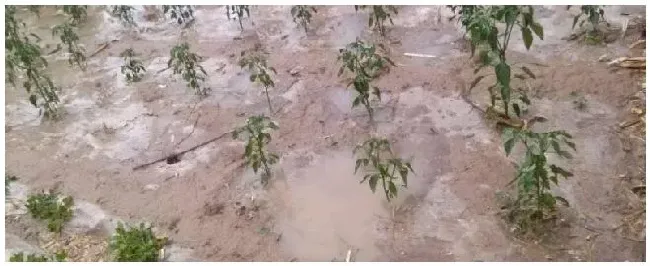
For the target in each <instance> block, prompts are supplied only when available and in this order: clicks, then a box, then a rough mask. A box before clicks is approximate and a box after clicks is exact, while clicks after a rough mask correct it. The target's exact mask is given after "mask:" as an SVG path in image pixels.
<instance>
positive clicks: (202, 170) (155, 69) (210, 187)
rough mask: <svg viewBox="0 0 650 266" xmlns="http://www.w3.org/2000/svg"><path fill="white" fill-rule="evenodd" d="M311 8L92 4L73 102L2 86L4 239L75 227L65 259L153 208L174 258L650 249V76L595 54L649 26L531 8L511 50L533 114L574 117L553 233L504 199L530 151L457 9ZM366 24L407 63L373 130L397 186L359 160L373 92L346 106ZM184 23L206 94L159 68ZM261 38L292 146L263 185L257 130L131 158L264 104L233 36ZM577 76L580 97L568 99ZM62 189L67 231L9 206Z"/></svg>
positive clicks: (250, 40) (44, 241) (285, 140)
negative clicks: (589, 40) (499, 118)
mask: <svg viewBox="0 0 650 266" xmlns="http://www.w3.org/2000/svg"><path fill="white" fill-rule="evenodd" d="M317 8H318V13H317V14H315V16H314V17H313V19H312V23H311V24H310V26H309V27H310V30H309V31H308V32H307V33H305V32H304V30H303V29H302V28H300V27H297V26H296V24H295V23H294V22H293V21H292V18H291V15H290V11H289V10H290V7H289V6H261V7H254V8H252V9H251V18H249V19H244V20H243V26H244V30H243V32H242V31H240V29H239V23H237V21H228V19H227V17H226V16H225V11H224V7H223V6H202V7H197V8H196V10H195V14H194V15H195V17H196V20H195V21H194V23H193V24H192V25H191V26H189V27H187V28H183V27H180V26H178V25H177V24H176V23H175V22H173V21H171V20H168V19H163V18H158V19H156V18H155V16H151V15H150V13H151V12H152V10H150V9H148V8H147V9H145V8H142V7H138V8H137V9H136V13H135V15H134V19H135V21H136V23H137V24H138V28H137V29H127V28H125V27H124V26H122V25H121V24H120V23H119V21H117V20H115V18H112V17H110V16H109V15H108V14H107V13H106V12H105V11H104V10H103V9H102V8H99V7H90V8H89V11H88V12H89V13H88V14H89V21H88V22H87V23H86V24H84V25H83V26H82V27H81V29H80V36H81V41H82V43H83V44H84V45H85V47H86V49H87V50H88V52H89V53H91V52H93V51H95V50H97V49H98V48H99V47H101V46H102V45H104V44H106V43H108V46H107V48H106V49H105V50H102V51H101V52H99V53H97V54H96V55H94V56H92V57H89V58H88V69H87V70H86V71H85V72H81V71H79V70H77V69H75V68H71V67H69V66H68V64H67V58H66V57H65V56H63V55H61V54H53V55H51V56H48V57H47V59H48V61H49V62H50V68H49V69H50V70H51V75H52V77H53V79H54V82H55V83H57V84H60V86H61V87H62V92H61V99H62V106H63V107H64V108H63V109H64V110H65V115H64V116H63V118H62V120H60V121H54V122H53V121H47V120H41V119H40V117H39V112H38V109H36V108H33V107H32V106H31V105H30V104H29V102H28V101H27V96H26V93H25V91H24V89H23V88H12V87H11V86H10V85H8V84H6V91H5V105H6V106H5V117H6V120H5V145H6V151H5V155H6V171H8V172H11V173H13V174H15V175H17V176H18V178H19V180H18V182H17V183H13V185H12V186H11V197H10V199H9V202H8V203H6V204H5V205H6V211H5V226H6V237H5V241H6V254H8V253H9V252H15V251H19V250H36V251H38V250H54V247H53V246H56V245H63V244H67V245H68V248H67V249H68V250H71V251H70V252H69V253H71V254H72V255H70V258H71V260H79V261H82V260H105V259H106V258H105V255H104V254H105V250H106V243H105V241H103V240H104V239H106V236H107V235H108V234H110V232H112V230H113V229H114V226H115V224H116V222H117V221H129V222H138V221H144V222H149V223H151V224H153V226H155V228H156V230H157V231H158V232H160V234H164V235H167V236H169V239H170V240H171V241H172V244H171V246H169V247H168V248H167V249H166V254H168V256H169V257H168V258H167V260H170V261H332V260H336V261H342V260H345V257H346V254H347V252H348V250H351V254H352V259H353V260H355V261H473V260H480V261H641V260H645V222H643V223H642V224H638V223H634V224H632V223H630V222H629V221H630V216H631V215H634V214H635V213H638V210H639V206H644V205H645V196H643V197H642V198H641V197H639V196H637V195H636V194H634V193H633V192H631V189H630V188H631V187H635V186H639V185H645V134H641V133H638V132H634V131H633V130H632V129H631V128H627V129H626V130H620V129H619V124H620V123H621V122H623V121H626V120H628V119H629V118H630V107H631V104H632V103H630V101H631V99H633V98H635V97H636V98H637V99H640V98H642V100H643V101H645V93H644V90H643V91H642V89H641V85H640V83H641V82H642V80H643V75H644V74H641V73H638V72H634V71H632V70H628V69H614V68H611V67H608V66H607V63H606V62H599V58H601V57H602V56H603V55H607V57H609V58H617V57H619V56H630V55H632V56H640V54H641V55H642V53H643V51H642V49H637V50H630V49H629V48H628V45H629V44H631V43H632V42H634V41H636V40H638V39H639V38H641V37H640V32H638V31H637V32H635V31H633V30H629V31H628V32H627V33H626V35H625V36H624V37H623V38H619V39H617V40H616V41H614V42H611V43H608V44H603V45H587V44H585V43H582V42H579V41H567V40H565V37H567V36H568V35H570V34H571V33H572V29H571V23H572V20H573V15H574V14H576V11H577V10H571V11H567V10H565V8H564V6H555V7H550V6H546V7H543V6H538V7H536V8H537V9H538V10H537V12H536V16H537V19H538V20H539V21H540V23H541V24H542V25H543V27H544V33H545V36H544V37H545V38H544V40H543V41H540V40H536V41H535V42H534V44H533V46H532V47H531V49H530V51H526V49H525V47H524V45H523V42H522V41H521V38H520V37H519V36H515V37H513V45H512V48H511V49H510V51H509V57H510V58H509V61H510V62H513V63H526V64H529V65H530V68H531V70H533V71H534V72H535V73H536V75H537V79H534V80H533V79H530V80H527V82H529V83H528V84H527V85H528V86H530V88H532V91H533V92H534V93H533V95H532V105H531V107H530V108H531V109H530V112H531V113H534V114H538V115H542V116H544V117H546V118H548V122H546V123H543V124H539V125H538V127H539V129H540V130H554V129H564V130H567V131H568V132H569V133H571V134H572V135H573V136H574V138H575V143H576V146H577V150H578V152H577V153H576V154H575V156H574V158H573V159H572V160H570V161H569V162H568V163H566V164H567V165H566V167H567V168H568V169H570V170H571V171H573V173H574V174H575V176H574V177H571V178H570V179H568V180H566V181H562V182H560V185H559V187H557V188H555V189H554V193H556V194H558V195H560V196H562V197H564V198H566V199H567V200H568V201H569V203H570V207H569V208H565V209H563V210H562V212H561V214H560V215H561V218H562V219H561V220H560V221H561V222H560V223H559V224H558V225H557V228H556V229H555V230H554V231H553V232H552V233H549V234H548V235H546V236H544V237H543V238H541V239H540V240H538V241H524V240H522V239H518V238H517V237H515V236H513V235H512V234H511V233H510V232H509V230H508V226H507V225H505V224H504V223H503V221H502V220H501V219H500V218H499V217H498V216H497V215H496V213H497V212H498V210H499V204H498V203H497V201H498V200H497V196H496V195H497V194H498V192H499V191H501V190H507V187H506V184H507V183H508V182H509V181H510V180H512V178H513V177H514V174H515V171H516V170H515V167H514V166H513V163H514V160H515V159H514V158H517V157H516V156H513V155H511V156H509V157H506V155H505V152H504V151H503V147H502V142H501V137H500V135H499V133H498V132H497V130H496V129H495V128H494V125H493V123H491V122H490V121H486V120H485V119H483V117H482V115H481V114H480V113H479V112H477V111H476V110H474V109H473V108H472V107H471V105H469V104H468V103H467V102H465V101H464V100H463V99H462V98H461V97H460V93H461V92H462V91H463V90H464V89H465V88H467V87H468V86H469V83H470V82H471V81H472V80H473V79H474V77H475V75H474V67H475V62H474V61H473V60H472V59H470V52H469V50H468V45H467V44H466V41H465V40H464V39H463V31H462V29H461V28H460V24H458V23H455V22H449V21H448V18H449V17H450V16H451V15H452V14H451V13H450V11H449V10H448V9H446V8H442V7H439V6H426V7H422V6H408V7H400V9H399V11H400V12H399V15H397V16H395V17H394V19H393V21H394V25H390V26H388V27H387V28H388V32H387V39H382V38H381V37H380V36H379V35H378V34H377V33H374V32H373V31H371V29H370V28H368V22H367V20H368V15H367V13H366V12H355V10H354V8H353V7H352V6H342V7H339V6H336V7H335V6H319V7H317ZM605 12H606V14H607V19H608V21H609V22H610V23H612V24H613V25H621V24H624V23H625V21H628V20H630V19H632V18H633V17H636V16H641V17H642V18H643V19H645V6H643V7H632V6H628V7H619V6H611V7H607V8H606V10H605ZM622 13H625V14H627V15H621V14H622ZM20 16H21V18H22V19H23V20H25V22H27V25H28V26H29V28H30V30H32V31H33V32H35V33H37V34H39V36H41V37H42V38H43V41H42V46H45V45H47V44H49V45H50V46H52V47H53V46H55V45H56V43H57V40H54V39H52V37H51V33H50V27H51V25H53V24H55V23H60V22H61V21H63V19H64V17H63V16H62V15H60V14H57V13H56V10H54V9H53V8H48V9H44V10H42V11H41V15H40V18H37V17H36V16H35V15H31V14H30V13H28V12H27V11H21V12H20ZM357 37H361V38H364V39H367V40H375V41H376V42H383V43H384V44H385V45H386V46H387V48H388V50H389V56H390V57H391V58H392V60H393V61H395V63H396V64H397V67H394V68H392V69H391V71H390V73H388V74H386V75H383V76H382V77H381V78H379V80H378V81H377V82H376V84H375V85H377V86H378V87H379V88H381V90H382V92H383V95H382V102H381V104H379V105H378V109H377V111H376V121H377V126H376V132H377V134H379V135H382V136H386V137H388V138H389V139H390V140H391V141H392V145H393V147H394V149H395V150H396V152H397V153H398V154H399V155H400V156H401V157H402V158H409V159H412V163H413V168H414V170H415V174H414V175H413V176H411V177H410V180H409V187H408V189H404V190H401V191H400V193H399V197H398V198H397V200H395V201H393V202H391V203H390V204H389V203H388V202H386V200H385V198H384V197H383V195H382V194H381V193H379V192H378V193H376V194H373V193H371V191H370V190H369V189H368V186H367V184H359V181H360V180H361V177H362V175H361V174H360V173H359V174H357V175H355V174H354V159H355V157H354V156H353V154H352V149H353V147H354V145H356V144H357V143H359V142H361V141H363V140H364V139H365V138H366V137H368V136H369V135H370V134H371V132H373V129H372V127H371V126H370V125H369V123H368V119H367V114H366V113H365V110H363V108H354V109H352V108H351V103H352V99H353V97H354V95H353V94H352V90H351V89H347V88H346V82H345V81H344V80H343V78H341V77H338V76H337V72H338V70H339V66H340V63H338V62H337V61H336V58H337V55H338V49H340V48H343V46H345V45H346V44H348V43H350V42H353V41H354V40H355V38H357ZM183 41H187V42H188V43H189V44H190V47H191V49H192V50H193V51H196V52H197V53H198V54H199V55H201V56H204V58H205V60H204V61H203V62H202V63H201V64H202V66H203V67H204V68H205V69H206V71H207V73H208V75H209V77H208V79H207V80H206V82H207V84H208V86H209V87H210V88H211V92H210V93H209V96H207V97H206V98H203V99H201V98H199V97H198V96H196V95H194V94H193V92H192V91H191V90H190V89H188V88H187V87H186V85H185V83H184V81H183V80H182V79H180V77H179V76H175V75H173V74H172V71H171V70H166V71H162V72H160V71H161V70H164V69H165V68H166V67H167V60H168V59H169V50H170V49H171V47H173V46H174V45H176V44H178V43H180V42H183ZM255 46H258V47H262V48H263V49H264V50H266V51H268V52H269V53H270V55H269V64H270V65H272V66H273V67H275V69H277V71H278V73H277V75H276V76H275V79H276V82H275V83H276V86H275V88H273V89H272V90H270V91H269V93H270V98H271V102H272V104H273V106H274V109H275V111H276V113H275V114H273V115H272V118H273V119H274V120H276V121H278V123H279V125H280V129H279V130H278V131H276V132H275V133H273V141H272V142H271V144H270V150H272V151H274V152H276V153H277V154H279V155H280V157H281V160H280V162H279V163H278V164H277V165H275V166H274V167H273V171H274V174H273V177H272V179H271V181H270V184H269V185H268V186H266V187H263V186H262V185H261V184H260V181H259V175H256V174H254V173H253V171H252V170H251V169H249V168H246V167H243V161H242V155H243V149H244V148H243V147H244V143H243V142H242V141H238V140H233V139H231V138H230V137H225V138H222V139H220V140H217V141H215V142H212V143H210V144H208V145H205V146H202V147H200V148H198V149H196V150H194V151H191V152H188V153H185V154H183V155H182V156H181V157H180V158H179V159H180V161H179V162H177V163H174V164H167V163H166V162H165V161H162V162H160V163H156V164H153V165H150V166H148V167H144V168H138V169H136V170H134V167H136V166H138V165H141V164H144V163H147V162H151V161H154V160H156V159H159V158H164V157H166V156H169V155H171V154H173V153H175V152H178V151H182V150H186V149H188V148H190V147H192V146H195V145H197V144H199V143H202V142H204V141H206V140H209V139H211V138H213V137H216V136H219V135H221V134H223V133H225V132H229V131H231V130H232V129H233V128H234V127H236V126H240V125H242V123H244V121H245V119H246V117H248V116H250V115H255V114H268V107H267V105H266V104H267V103H266V97H265V96H264V94H263V91H264V90H263V89H262V88H261V87H259V86H257V85H254V84H252V83H250V82H249V79H248V73H247V72H246V71H244V70H242V69H241V68H240V67H239V66H238V65H237V60H238V55H239V54H240V52H241V51H242V50H247V49H251V48H253V47H255ZM127 48H133V49H134V50H135V51H136V52H137V53H138V54H139V55H140V57H141V58H142V59H143V61H144V63H145V67H146V69H147V74H146V75H145V76H144V78H143V80H142V81H141V82H138V83H134V84H128V83H126V82H125V80H124V77H123V75H122V74H121V73H120V66H121V65H122V62H123V59H122V58H121V57H119V54H120V52H122V51H123V50H124V49H127ZM404 53H418V54H428V55H433V56H435V57H427V58H423V57H412V56H406V55H404ZM484 71H489V70H487V69H485V70H484ZM488 83H489V82H485V83H484V84H488ZM477 88H478V89H474V90H473V92H474V93H473V95H472V98H473V99H474V101H476V102H479V103H481V104H483V105H484V104H487V103H488V98H487V94H486V93H485V88H486V85H483V86H479V87H477ZM481 88H482V89H481ZM574 92H575V93H574ZM576 93H577V95H582V96H583V97H584V99H585V100H586V103H587V105H586V106H587V107H586V108H584V109H580V108H576V107H575V104H574V100H575V96H574V95H576ZM635 134H636V135H635ZM517 152H521V151H515V154H516V153H517ZM50 188H58V189H59V190H60V191H61V192H62V193H64V194H67V195H71V196H73V197H74V199H75V201H76V209H75V217H74V219H73V220H72V221H71V222H70V223H69V224H68V225H67V227H66V229H65V232H66V233H65V234H64V236H63V237H62V238H61V239H53V238H52V237H51V236H48V235H47V234H44V233H43V232H44V231H45V230H44V228H43V227H44V226H43V225H42V224H40V223H38V222H35V221H33V220H32V219H31V218H29V217H28V215H26V214H25V213H26V211H25V210H24V208H21V207H16V206H20V205H21V204H23V203H24V200H25V198H26V195H27V193H28V192H30V191H32V192H33V191H39V190H42V189H50ZM640 204H641V205H640ZM642 209H643V214H644V215H645V211H644V210H645V209H644V207H642ZM637 216H638V215H637ZM633 225H634V226H633ZM61 243H63V244H61ZM59 248H60V247H59Z"/></svg>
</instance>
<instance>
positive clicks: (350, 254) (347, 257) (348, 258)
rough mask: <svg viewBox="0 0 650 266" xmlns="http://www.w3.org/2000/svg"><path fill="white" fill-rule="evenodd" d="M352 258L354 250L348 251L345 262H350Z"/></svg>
mask: <svg viewBox="0 0 650 266" xmlns="http://www.w3.org/2000/svg"><path fill="white" fill-rule="evenodd" d="M350 256H352V250H351V249H348V255H347V256H345V262H350Z"/></svg>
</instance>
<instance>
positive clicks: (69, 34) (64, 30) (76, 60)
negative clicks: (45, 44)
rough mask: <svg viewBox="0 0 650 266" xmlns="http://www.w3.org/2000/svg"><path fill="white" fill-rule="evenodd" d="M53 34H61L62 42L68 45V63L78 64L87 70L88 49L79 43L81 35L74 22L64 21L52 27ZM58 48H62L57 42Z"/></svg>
mask: <svg viewBox="0 0 650 266" xmlns="http://www.w3.org/2000/svg"><path fill="white" fill-rule="evenodd" d="M52 36H59V38H60V39H61V43H63V44H64V45H66V46H67V48H68V49H67V50H68V53H69V54H70V55H69V57H68V63H69V64H70V65H71V66H73V65H77V66H78V67H79V68H81V70H86V56H85V55H84V53H85V52H86V50H85V49H84V48H83V47H82V46H80V45H79V35H77V33H76V32H75V29H74V24H71V23H67V22H65V23H63V24H60V25H57V26H55V27H54V28H53V29H52ZM57 47H58V48H57V50H60V49H61V44H57Z"/></svg>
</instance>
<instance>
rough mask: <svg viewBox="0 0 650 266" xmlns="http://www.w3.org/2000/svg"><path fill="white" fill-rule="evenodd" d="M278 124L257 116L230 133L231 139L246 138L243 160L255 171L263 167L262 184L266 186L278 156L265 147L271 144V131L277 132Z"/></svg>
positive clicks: (267, 118)
mask: <svg viewBox="0 0 650 266" xmlns="http://www.w3.org/2000/svg"><path fill="white" fill-rule="evenodd" d="M277 129H278V124H277V123H276V122H274V121H272V120H271V119H270V118H269V117H267V116H263V115H258V116H251V117H249V118H248V119H246V125H244V126H242V127H238V128H236V129H235V130H233V132H232V137H233V139H237V138H238V137H239V136H242V135H244V137H245V138H246V141H247V143H246V148H245V149H244V159H245V160H246V164H248V165H249V166H251V167H252V168H253V172H255V173H256V174H257V170H258V169H259V168H260V167H261V166H263V167H264V174H263V175H262V184H267V183H268V179H269V177H271V168H270V167H269V165H273V164H275V163H277V162H278V159H279V157H278V155H276V154H274V153H271V152H269V151H268V150H267V145H268V144H269V142H271V130H277Z"/></svg>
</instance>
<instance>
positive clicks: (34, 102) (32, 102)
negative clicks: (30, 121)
mask: <svg viewBox="0 0 650 266" xmlns="http://www.w3.org/2000/svg"><path fill="white" fill-rule="evenodd" d="M29 102H30V103H31V104H32V105H33V106H36V95H34V94H32V95H29Z"/></svg>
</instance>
